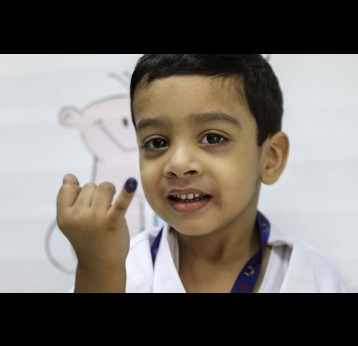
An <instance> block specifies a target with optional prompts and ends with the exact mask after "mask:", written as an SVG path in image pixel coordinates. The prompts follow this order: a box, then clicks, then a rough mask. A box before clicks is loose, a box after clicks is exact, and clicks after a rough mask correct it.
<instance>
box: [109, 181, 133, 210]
mask: <svg viewBox="0 0 358 346" xmlns="http://www.w3.org/2000/svg"><path fill="white" fill-rule="evenodd" d="M136 189H137V180H135V179H134V178H129V179H128V180H127V181H126V183H125V185H124V188H123V189H122V191H121V193H120V194H119V196H118V197H117V199H116V200H115V201H114V203H113V206H112V208H111V210H110V211H111V212H115V213H118V212H121V213H123V214H125V213H126V211H127V209H128V207H129V205H130V203H131V201H132V199H133V196H134V192H135V190H136Z"/></svg>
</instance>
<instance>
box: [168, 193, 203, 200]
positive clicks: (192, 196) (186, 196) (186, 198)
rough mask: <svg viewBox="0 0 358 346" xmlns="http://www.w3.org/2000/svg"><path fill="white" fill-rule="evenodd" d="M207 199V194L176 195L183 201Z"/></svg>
mask: <svg viewBox="0 0 358 346" xmlns="http://www.w3.org/2000/svg"><path fill="white" fill-rule="evenodd" d="M204 197H206V194H202V195H200V194H198V193H196V194H193V193H189V194H187V195H175V198H177V199H181V200H182V201H185V200H192V199H195V198H204Z"/></svg>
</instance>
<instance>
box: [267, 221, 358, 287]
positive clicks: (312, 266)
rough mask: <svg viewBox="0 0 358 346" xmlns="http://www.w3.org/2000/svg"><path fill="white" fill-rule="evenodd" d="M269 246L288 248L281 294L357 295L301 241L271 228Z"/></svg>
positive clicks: (329, 263) (325, 259)
mask: <svg viewBox="0 0 358 346" xmlns="http://www.w3.org/2000/svg"><path fill="white" fill-rule="evenodd" d="M269 244H270V245H271V246H280V245H286V246H289V247H290V248H291V258H290V262H289V266H288V268H287V273H286V276H285V279H284V282H283V284H282V287H281V292H312V293H313V292H321V293H323V292H327V293H329V292H332V293H343V292H358V288H357V287H355V285H353V284H352V283H351V282H350V281H349V280H348V279H347V278H346V277H345V275H344V274H343V273H342V272H341V271H340V270H339V268H338V267H337V266H336V265H335V264H334V263H333V262H332V261H331V260H330V259H328V257H327V256H325V255H324V254H322V253H321V252H320V251H319V250H317V249H316V248H314V247H313V246H312V245H310V244H308V243H306V242H305V241H303V240H302V239H300V238H298V237H296V236H294V235H290V234H285V233H283V232H281V231H280V230H278V229H277V228H275V227H272V232H271V235H270V240H269Z"/></svg>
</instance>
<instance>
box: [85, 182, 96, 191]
mask: <svg viewBox="0 0 358 346" xmlns="http://www.w3.org/2000/svg"><path fill="white" fill-rule="evenodd" d="M96 187H97V185H96V184H95V183H87V184H85V185H83V189H86V190H88V189H95V188H96Z"/></svg>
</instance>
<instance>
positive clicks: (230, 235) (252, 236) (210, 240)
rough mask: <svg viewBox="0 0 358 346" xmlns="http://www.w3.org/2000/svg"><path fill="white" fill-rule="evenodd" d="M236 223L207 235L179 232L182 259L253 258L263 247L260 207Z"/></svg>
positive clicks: (229, 261) (216, 261) (214, 260)
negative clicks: (261, 244)
mask: <svg viewBox="0 0 358 346" xmlns="http://www.w3.org/2000/svg"><path fill="white" fill-rule="evenodd" d="M251 214H252V215H245V217H244V218H243V219H242V220H240V223H239V222H237V223H236V224H235V225H231V226H230V227H226V228H225V229H221V230H218V231H217V232H214V233H211V234H208V235H205V236H198V237H195V236H185V235H182V234H180V233H178V240H179V248H180V259H181V260H182V259H183V257H185V259H186V260H189V261H191V260H192V261H198V260H200V261H201V262H207V263H208V264H210V263H213V264H215V265H217V264H219V263H223V264H225V263H231V262H232V261H238V260H239V259H242V260H248V259H250V258H251V257H252V256H253V255H254V254H255V253H257V251H258V250H259V248H260V236H259V231H258V229H257V225H256V211H255V213H251Z"/></svg>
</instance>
